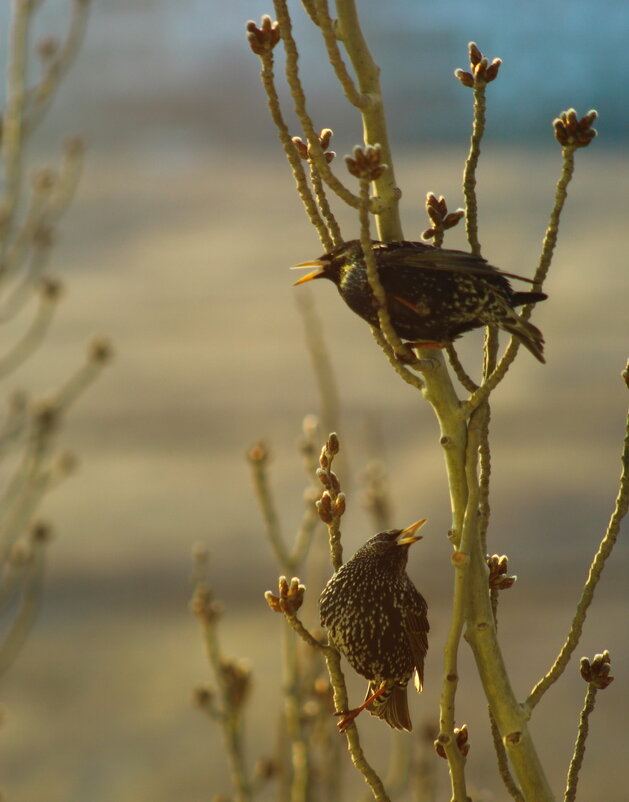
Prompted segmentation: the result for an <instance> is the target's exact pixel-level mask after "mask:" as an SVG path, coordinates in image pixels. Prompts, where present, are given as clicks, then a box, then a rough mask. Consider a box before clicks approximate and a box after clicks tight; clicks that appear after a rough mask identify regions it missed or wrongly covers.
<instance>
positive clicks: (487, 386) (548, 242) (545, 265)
mask: <svg viewBox="0 0 629 802" xmlns="http://www.w3.org/2000/svg"><path fill="white" fill-rule="evenodd" d="M574 150H575V149H574V148H573V147H565V148H563V150H562V159H563V161H562V170H561V176H560V177H559V180H558V181H557V187H556V190H555V203H554V205H553V208H552V210H551V213H550V219H549V222H548V226H547V228H546V233H545V235H544V241H543V244H542V252H541V255H540V259H539V264H538V266H537V270H536V271H535V276H534V278H533V281H534V284H533V286H534V288H535V289H536V290H539V289H541V287H542V284H543V282H544V279H545V278H546V275H547V274H548V270H549V267H550V263H551V261H552V257H553V253H554V250H555V246H556V244H557V237H558V235H559V221H560V217H561V212H562V210H563V207H564V204H565V202H566V198H567V196H568V184H569V183H570V181H571V179H572V176H573V174H574ZM532 310H533V306H532V305H531V304H527V305H526V306H524V307H523V309H522V311H521V313H520V317H521V318H522V320H528V319H529V318H530V317H531V312H532ZM519 348H520V342H519V340H518V339H516V338H515V337H511V339H510V340H509V345H508V346H507V348H506V350H505V352H504V354H503V355H502V358H501V359H500V361H499V363H498V365H497V366H496V368H495V369H494V370H493V371H492V373H491V374H490V375H489V376H488V377H487V378H486V379H485V381H484V382H483V384H482V385H481V387H480V388H479V389H478V390H476V391H475V392H474V393H472V395H470V397H469V398H468V399H467V400H466V401H464V402H463V404H462V405H461V415H463V417H467V416H468V415H469V414H470V413H471V412H472V410H474V409H475V408H476V407H477V406H478V405H479V404H482V402H483V401H484V400H485V399H486V398H487V397H488V396H489V394H490V393H491V392H492V391H493V390H494V389H495V388H496V387H497V386H498V384H499V383H500V382H501V381H502V379H503V378H504V377H505V375H506V373H507V371H508V370H509V368H510V366H511V363H512V362H513V360H514V359H515V357H516V355H517V353H518V350H519Z"/></svg>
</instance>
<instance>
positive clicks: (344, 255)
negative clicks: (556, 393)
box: [295, 240, 547, 362]
mask: <svg viewBox="0 0 629 802" xmlns="http://www.w3.org/2000/svg"><path fill="white" fill-rule="evenodd" d="M372 247H373V253H374V256H375V257H376V264H377V266H378V275H379V277H380V283H381V284H382V287H383V289H384V292H385V295H386V297H387V305H388V309H389V315H390V317H391V323H392V325H393V328H394V329H395V331H396V332H397V334H398V336H399V337H400V338H401V339H403V340H409V341H413V342H414V343H415V344H417V345H423V346H432V347H442V346H444V345H446V344H448V343H451V342H452V341H453V340H455V339H456V338H457V337H458V336H459V335H460V334H463V333H464V332H466V331H470V330H471V329H476V328H479V327H480V326H487V325H496V326H498V327H499V328H501V329H504V330H505V331H507V332H509V334H513V336H514V337H516V338H517V339H518V340H519V341H520V342H521V343H522V345H524V346H525V347H526V348H528V350H529V351H530V352H531V353H532V354H533V356H535V357H536V358H537V359H539V361H540V362H544V361H545V360H544V354H543V348H544V338H543V336H542V333H541V331H540V330H539V329H538V328H536V327H535V326H533V324H532V323H529V322H528V321H525V320H522V319H521V318H520V317H519V316H518V315H517V314H516V312H515V311H514V309H513V307H514V306H521V305H522V304H530V303H536V302H537V301H543V300H544V299H545V298H546V297H547V296H546V295H545V294H544V293H542V292H515V291H514V290H513V289H512V287H511V284H510V283H509V278H516V279H520V280H521V281H530V279H526V278H523V277H522V276H516V275H514V274H513V273H505V272H503V271H501V270H499V269H498V268H496V267H493V266H492V265H490V264H488V263H487V262H486V261H485V259H483V258H482V257H480V256H475V255H474V254H471V253H465V252H464V251H453V250H448V249H446V248H435V247H434V246H432V245H427V244H426V243H424V242H378V241H375V240H374V241H373V242H372ZM296 267H316V270H313V271H312V272H311V273H308V274H307V275H306V276H303V277H302V278H300V279H299V280H298V281H296V282H295V284H302V283H303V282H305V281H311V280H312V279H315V278H329V279H330V280H331V281H333V282H334V283H335V284H336V286H337V289H338V291H339V293H340V294H341V297H342V298H343V300H344V301H345V303H346V304H347V305H348V306H349V308H350V309H352V310H353V311H354V312H356V314H357V315H360V317H362V318H363V319H364V320H366V321H367V323H369V324H370V325H371V326H375V327H376V328H379V323H378V311H377V306H376V303H375V299H374V297H373V293H372V292H371V288H370V287H369V282H368V280H367V268H366V265H365V260H364V257H363V251H362V248H361V245H360V241H359V240H350V241H349V242H345V243H343V244H342V245H339V246H338V247H337V248H335V249H334V250H333V251H330V253H326V254H324V255H323V256H321V257H319V259H315V260H314V261H312V262H304V263H302V264H300V265H296Z"/></svg>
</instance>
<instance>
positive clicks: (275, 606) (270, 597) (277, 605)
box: [264, 590, 282, 613]
mask: <svg viewBox="0 0 629 802" xmlns="http://www.w3.org/2000/svg"><path fill="white" fill-rule="evenodd" d="M264 598H265V599H266V603H267V604H268V605H269V607H270V608H271V610H273V612H274V613H281V612H282V605H281V602H280V599H279V597H278V596H275V595H274V594H273V593H271V591H270V590H267V591H266V592H265V594H264Z"/></svg>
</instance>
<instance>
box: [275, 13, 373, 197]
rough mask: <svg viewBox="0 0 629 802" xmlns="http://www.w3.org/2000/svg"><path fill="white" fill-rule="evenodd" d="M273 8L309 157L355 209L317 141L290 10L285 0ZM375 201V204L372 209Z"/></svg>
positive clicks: (330, 184)
mask: <svg viewBox="0 0 629 802" xmlns="http://www.w3.org/2000/svg"><path fill="white" fill-rule="evenodd" d="M273 4H274V7H275V14H276V16H277V20H278V22H279V24H280V34H281V37H282V41H283V43H284V50H285V51H286V79H287V82H288V85H289V87H290V91H291V95H292V98H293V103H294V106H295V114H296V115H297V118H298V119H299V122H300V123H301V126H302V128H303V131H304V133H305V135H306V139H307V140H308V145H309V148H310V152H311V155H312V159H313V161H314V163H315V165H316V168H317V170H318V171H319V173H320V175H321V178H322V179H323V180H324V181H325V183H326V184H327V185H328V186H329V187H330V189H331V190H332V191H333V192H335V193H336V194H337V195H338V196H339V198H341V200H343V201H345V203H347V204H348V206H353V207H354V208H358V205H359V198H358V197H357V196H356V195H354V194H353V193H352V192H351V191H350V190H349V189H347V187H346V186H345V185H344V184H342V183H341V181H339V179H338V178H337V177H336V176H335V175H334V173H333V172H332V170H331V169H330V166H329V165H328V163H327V161H326V159H325V154H324V152H323V149H322V147H321V143H320V141H319V135H318V133H317V132H316V131H315V127H314V124H313V121H312V118H311V117H310V115H309V114H308V111H307V109H306V96H305V94H304V90H303V87H302V85H301V80H300V78H299V67H298V60H299V56H298V51H297V45H296V43H295V39H294V38H293V33H292V31H293V25H292V21H291V18H290V13H289V11H288V7H287V4H286V0H273ZM376 205H377V204H374V208H375V207H376Z"/></svg>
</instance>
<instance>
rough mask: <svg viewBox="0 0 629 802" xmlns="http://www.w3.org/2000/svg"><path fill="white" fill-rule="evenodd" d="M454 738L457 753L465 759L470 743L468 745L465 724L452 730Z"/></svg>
mask: <svg viewBox="0 0 629 802" xmlns="http://www.w3.org/2000/svg"><path fill="white" fill-rule="evenodd" d="M454 737H455V739H456V745H457V749H458V750H459V752H460V753H461V754H462V755H463V757H466V755H467V753H468V752H469V751H470V743H469V733H468V731H467V724H464V725H463V726H462V727H459V728H457V727H455V729H454Z"/></svg>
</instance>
